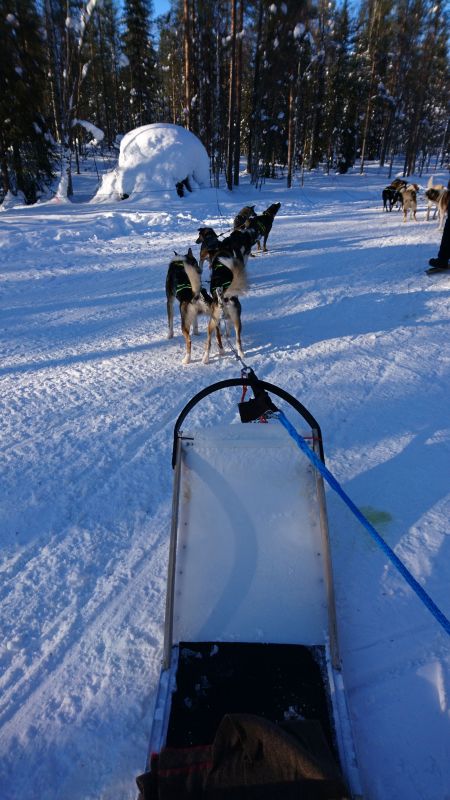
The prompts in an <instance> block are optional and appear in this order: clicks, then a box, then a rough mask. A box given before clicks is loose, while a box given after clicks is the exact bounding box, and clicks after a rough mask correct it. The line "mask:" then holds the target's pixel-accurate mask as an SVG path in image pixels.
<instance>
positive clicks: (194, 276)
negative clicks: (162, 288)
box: [166, 248, 213, 364]
mask: <svg viewBox="0 0 450 800" xmlns="http://www.w3.org/2000/svg"><path fill="white" fill-rule="evenodd" d="M201 274H202V271H201V269H200V267H199V265H198V261H197V259H196V258H195V257H194V255H193V253H192V250H191V248H189V250H188V252H187V253H186V255H184V256H179V255H178V253H175V258H173V259H172V261H171V262H170V264H169V269H168V271H167V277H166V298H167V323H168V326H169V332H168V338H169V339H172V338H173V306H174V303H175V299H177V300H178V302H179V304H180V316H181V332H182V334H183V336H184V338H185V341H186V354H185V356H184V358H183V361H182V363H183V364H189V362H190V360H191V346H192V342H191V334H190V331H191V327H192V329H193V333H194V334H198V319H197V317H198V315H199V314H211V312H212V305H213V300H212V298H211V297H210V295H209V294H208V292H207V291H206V289H202V288H201Z"/></svg>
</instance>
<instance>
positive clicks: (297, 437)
mask: <svg viewBox="0 0 450 800" xmlns="http://www.w3.org/2000/svg"><path fill="white" fill-rule="evenodd" d="M274 416H275V417H277V418H278V419H279V421H280V422H281V424H282V425H283V427H284V428H286V430H287V432H288V433H289V435H290V436H291V437H292V439H293V440H294V441H295V442H296V444H297V445H298V447H299V448H300V450H302V452H303V453H305V455H307V456H308V458H309V460H310V461H311V462H312V463H313V464H314V466H315V468H316V469H317V470H318V471H319V472H320V474H321V475H322V476H323V477H324V478H325V480H326V481H327V483H329V485H330V486H331V488H332V489H334V490H335V492H337V493H338V495H339V496H340V497H341V498H342V499H343V501H344V503H346V504H347V505H348V507H349V508H350V510H351V511H353V513H354V515H355V517H356V518H357V519H358V520H359V521H360V523H361V525H363V526H364V527H365V529H366V530H367V531H368V532H369V534H370V535H371V537H372V539H374V540H375V542H376V543H377V545H378V546H379V547H381V549H382V550H383V551H384V552H385V553H386V555H387V557H388V558H389V560H390V561H392V563H393V564H394V566H395V567H396V568H397V569H398V571H399V572H400V574H401V575H403V577H404V579H405V581H406V582H407V583H409V585H410V586H411V588H412V589H413V591H414V592H415V593H416V594H417V596H418V597H419V598H420V600H422V603H424V605H426V607H427V608H428V610H429V611H431V613H432V614H433V616H434V617H435V618H436V620H437V621H438V622H439V624H440V625H442V627H443V628H444V630H445V631H446V633H448V634H449V635H450V621H449V620H448V619H447V617H446V616H445V614H443V613H442V611H441V610H440V608H438V606H437V605H436V603H434V602H433V600H432V599H431V597H430V596H429V595H428V594H427V592H426V591H425V590H424V589H423V588H422V586H421V585H420V583H418V582H417V581H416V579H415V578H414V577H413V576H412V575H411V573H410V572H409V570H408V569H407V568H406V567H405V565H404V564H403V562H402V561H400V559H399V557H398V556H397V555H396V554H395V553H394V551H393V550H392V549H391V548H390V547H389V545H388V544H387V543H386V542H385V541H384V539H383V538H382V537H381V536H380V534H379V533H378V531H376V530H375V528H374V527H373V525H371V524H370V522H369V520H368V519H366V517H365V516H364V514H362V513H361V511H360V510H359V508H357V506H355V504H354V503H353V501H352V500H351V499H350V497H349V496H348V494H346V493H345V492H344V490H343V488H342V486H341V485H340V484H339V483H338V481H337V480H336V478H335V477H334V475H332V473H331V472H330V471H329V469H327V467H326V466H325V464H324V463H323V461H321V460H320V458H319V457H318V456H317V455H316V454H315V453H314V451H313V450H311V448H310V447H309V445H308V444H307V442H306V441H305V439H304V438H303V436H301V434H300V433H298V432H297V431H296V430H295V428H294V426H293V425H291V423H290V422H289V420H288V419H287V417H286V416H285V415H284V414H283V412H282V411H277V412H276V413H275V414H274Z"/></svg>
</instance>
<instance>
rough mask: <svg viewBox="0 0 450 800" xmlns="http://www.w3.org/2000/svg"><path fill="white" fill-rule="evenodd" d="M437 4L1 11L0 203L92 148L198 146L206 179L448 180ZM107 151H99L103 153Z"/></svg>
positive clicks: (247, 3) (205, 2)
mask: <svg viewBox="0 0 450 800" xmlns="http://www.w3.org/2000/svg"><path fill="white" fill-rule="evenodd" d="M448 42H449V13H448V7H447V5H446V1H445V0H361V2H360V3H359V4H358V5H355V4H354V3H350V2H348V0H342V2H336V0H283V1H282V2H279V0H274V1H273V2H270V0H171V5H170V11H169V12H168V13H167V14H164V15H162V16H159V17H156V18H155V15H154V9H153V3H152V0H123V2H122V3H119V2H118V0H0V114H1V117H0V119H1V124H0V172H1V183H0V200H1V199H2V198H3V197H4V196H5V195H6V194H7V193H8V192H12V193H17V192H22V193H23V194H24V196H25V198H26V199H27V201H29V202H34V201H35V200H36V199H37V197H39V196H40V195H42V194H43V193H45V192H46V190H47V189H48V187H49V186H50V185H55V179H56V178H57V177H59V182H57V183H58V191H59V192H61V193H64V194H68V195H70V193H71V175H72V171H73V169H75V168H76V165H77V163H78V159H79V157H80V154H82V153H83V152H84V151H85V149H86V146H87V144H88V142H89V141H92V138H94V139H96V141H97V145H96V147H97V148H103V149H104V150H109V151H111V150H117V148H118V142H119V140H120V136H121V135H123V134H124V133H126V132H127V131H129V130H132V129H133V128H136V127H139V126H141V125H145V124H148V123H152V122H172V123H175V124H178V125H182V126H184V127H186V128H188V129H190V130H191V131H192V132H193V133H195V134H196V135H197V136H198V137H199V138H200V139H201V140H202V142H203V144H204V145H205V147H206V149H207V151H208V153H209V155H210V160H211V178H212V182H213V184H216V185H218V183H219V180H220V178H221V176H222V177H223V176H225V180H226V183H227V185H228V187H229V188H230V189H232V187H233V186H234V185H237V184H238V183H239V168H240V159H241V158H242V157H243V156H244V157H245V159H246V164H247V170H248V172H249V174H250V175H251V180H252V182H253V183H255V184H258V182H261V181H263V180H264V179H265V178H267V177H274V176H276V175H279V174H283V175H284V176H285V177H286V180H287V185H288V186H291V185H292V183H293V181H294V179H298V180H303V175H304V173H305V171H307V170H311V169H314V168H316V167H317V166H318V165H322V166H323V168H324V169H325V170H327V171H329V170H334V171H339V172H346V171H347V170H348V169H349V168H350V167H351V166H354V165H355V164H357V165H358V166H359V169H360V171H361V172H363V171H364V165H365V163H366V162H367V161H368V160H371V161H373V160H378V161H379V163H380V164H381V165H384V164H388V165H389V166H390V169H391V170H392V164H393V162H394V159H396V161H397V160H398V158H399V157H400V158H402V159H403V172H404V175H405V176H407V175H410V174H412V173H416V174H417V173H418V174H421V173H422V171H423V170H424V169H429V168H430V165H431V166H432V167H434V168H437V167H448V164H449V149H450V131H449V112H450V80H449V78H450V69H449V51H448ZM100 140H101V141H100Z"/></svg>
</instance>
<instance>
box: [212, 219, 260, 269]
mask: <svg viewBox="0 0 450 800" xmlns="http://www.w3.org/2000/svg"><path fill="white" fill-rule="evenodd" d="M248 224H249V225H251V220H250V221H249V223H248ZM259 235H260V233H259V228H257V227H256V225H255V226H252V227H249V228H246V229H245V230H238V229H237V230H235V231H232V233H230V235H229V236H227V237H226V238H225V239H224V240H223V242H222V243H221V245H220V252H221V253H222V254H224V253H225V254H228V255H230V256H232V257H233V258H237V259H240V260H241V261H243V262H244V265H245V264H247V261H248V257H249V255H250V253H251V249H252V247H253V245H254V244H256V242H257V241H258V238H259Z"/></svg>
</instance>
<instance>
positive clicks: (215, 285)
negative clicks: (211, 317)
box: [210, 258, 233, 297]
mask: <svg viewBox="0 0 450 800" xmlns="http://www.w3.org/2000/svg"><path fill="white" fill-rule="evenodd" d="M232 280H233V273H232V271H231V269H230V268H229V267H227V266H226V264H222V262H221V260H220V258H216V259H215V260H214V263H213V265H212V269H211V285H210V290H211V294H212V295H213V297H214V296H215V295H217V289H222V290H223V291H226V290H227V289H228V288H229V287H230V286H231V281H232Z"/></svg>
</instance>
